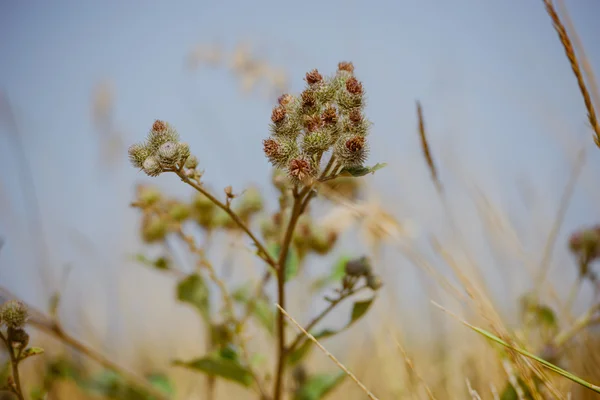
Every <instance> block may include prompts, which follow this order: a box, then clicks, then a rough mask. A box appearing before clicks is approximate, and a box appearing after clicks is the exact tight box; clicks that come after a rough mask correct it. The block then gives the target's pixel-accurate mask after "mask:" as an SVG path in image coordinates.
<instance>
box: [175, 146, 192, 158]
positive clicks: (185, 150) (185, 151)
mask: <svg viewBox="0 0 600 400" xmlns="http://www.w3.org/2000/svg"><path fill="white" fill-rule="evenodd" d="M177 150H178V151H179V159H180V160H187V158H188V157H189V156H190V155H191V152H190V145H189V144H187V143H185V142H179V143H177Z"/></svg>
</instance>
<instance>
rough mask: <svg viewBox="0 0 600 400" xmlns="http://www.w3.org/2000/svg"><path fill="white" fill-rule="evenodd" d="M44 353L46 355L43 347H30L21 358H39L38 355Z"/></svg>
mask: <svg viewBox="0 0 600 400" xmlns="http://www.w3.org/2000/svg"><path fill="white" fill-rule="evenodd" d="M43 353H44V349H42V348H41V347H29V348H27V349H25V351H23V354H22V355H21V357H22V358H27V357H32V356H37V355H39V354H43Z"/></svg>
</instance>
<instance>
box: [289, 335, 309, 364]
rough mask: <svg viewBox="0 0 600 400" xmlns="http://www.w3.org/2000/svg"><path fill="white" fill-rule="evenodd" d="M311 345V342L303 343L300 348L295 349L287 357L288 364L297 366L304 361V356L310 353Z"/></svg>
mask: <svg viewBox="0 0 600 400" xmlns="http://www.w3.org/2000/svg"><path fill="white" fill-rule="evenodd" d="M312 344H313V342H312V341H311V340H306V341H304V342H303V343H302V344H301V345H300V347H298V348H296V349H295V350H294V351H293V352H292V353H291V354H290V355H289V356H288V357H287V362H288V364H289V365H292V366H294V365H296V364H298V363H299V362H300V361H302V360H304V359H305V358H306V356H307V355H308V353H309V352H310V349H312Z"/></svg>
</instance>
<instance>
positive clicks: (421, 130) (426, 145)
mask: <svg viewBox="0 0 600 400" xmlns="http://www.w3.org/2000/svg"><path fill="white" fill-rule="evenodd" d="M417 118H418V119H419V137H420V138H421V150H422V151H423V157H425V161H426V162H427V166H428V167H429V171H430V172H431V178H432V179H433V182H434V183H435V188H436V189H437V190H438V191H441V190H442V184H441V182H440V179H439V177H438V173H437V168H436V167H435V163H434V162H433V157H432V156H431V151H430V150H429V142H428V140H427V132H426V131H425V120H424V118H423V108H422V107H421V103H420V102H419V101H418V100H417Z"/></svg>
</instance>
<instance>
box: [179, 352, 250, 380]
mask: <svg viewBox="0 0 600 400" xmlns="http://www.w3.org/2000/svg"><path fill="white" fill-rule="evenodd" d="M174 364H175V365H178V366H181V367H185V368H189V369H192V370H194V371H198V372H202V373H204V374H207V375H213V376H218V377H220V378H223V379H227V380H229V381H232V382H235V383H238V384H240V385H242V386H246V387H249V386H251V385H252V374H251V373H250V371H249V370H248V369H247V368H245V367H243V366H242V365H240V364H239V363H238V362H236V361H232V360H228V359H224V358H220V357H217V356H212V355H211V356H207V357H203V358H198V359H195V360H192V361H188V362H184V361H175V362H174Z"/></svg>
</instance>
